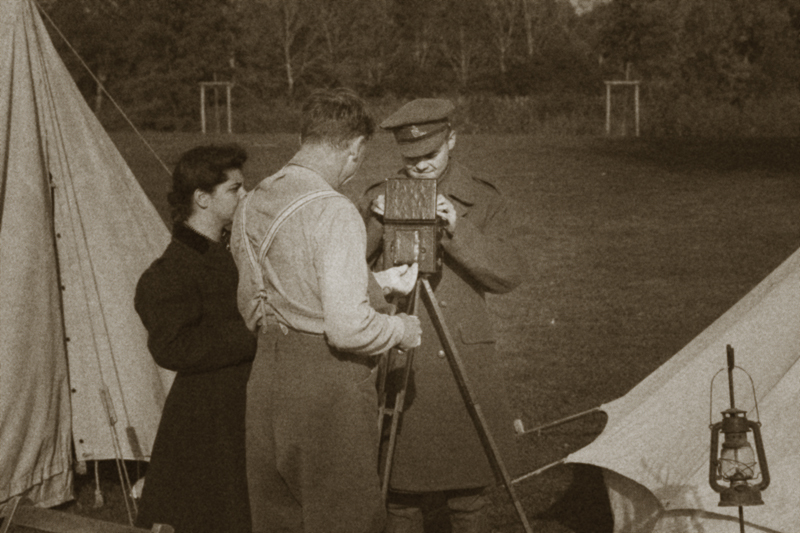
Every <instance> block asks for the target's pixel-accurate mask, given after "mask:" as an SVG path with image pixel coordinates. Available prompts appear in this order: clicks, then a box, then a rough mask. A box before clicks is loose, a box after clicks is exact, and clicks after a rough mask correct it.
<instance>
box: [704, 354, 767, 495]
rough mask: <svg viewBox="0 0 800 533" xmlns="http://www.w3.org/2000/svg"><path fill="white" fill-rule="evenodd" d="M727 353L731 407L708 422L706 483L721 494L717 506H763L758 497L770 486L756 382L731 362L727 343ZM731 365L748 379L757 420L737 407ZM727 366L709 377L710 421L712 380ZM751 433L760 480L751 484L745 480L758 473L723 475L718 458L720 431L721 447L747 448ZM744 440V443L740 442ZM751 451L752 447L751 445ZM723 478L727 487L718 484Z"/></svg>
mask: <svg viewBox="0 0 800 533" xmlns="http://www.w3.org/2000/svg"><path fill="white" fill-rule="evenodd" d="M727 355H728V368H727V371H728V389H729V394H730V404H731V406H730V408H729V409H726V410H724V411H722V416H723V419H722V420H721V421H719V422H716V423H711V424H710V425H709V427H710V429H711V446H710V448H711V450H710V451H711V457H710V462H709V474H708V482H709V485H711V488H712V489H713V490H714V491H715V492H718V493H719V494H720V501H719V505H720V506H721V507H740V508H741V507H742V506H750V505H763V503H764V502H763V500H762V499H761V491H763V490H764V489H766V488H767V487H768V486H769V482H770V477H769V467H768V465H767V457H766V454H765V453H764V441H763V439H762V438H761V419H760V415H759V412H758V400H757V398H756V390H755V384H754V383H753V378H752V377H751V376H750V374H748V373H747V371H746V370H744V369H743V368H741V367H738V366H736V365H735V364H734V361H733V348H732V347H731V346H730V345H728V346H727ZM734 368H738V369H739V370H741V371H742V372H744V374H745V375H746V376H747V377H748V379H749V380H750V386H751V389H752V391H753V401H754V403H755V412H756V420H755V421H753V420H748V419H747V412H746V411H743V410H741V409H737V408H736V402H735V399H734V392H733V390H734V389H733V370H734ZM724 370H726V369H724V368H723V369H721V370H720V371H719V372H717V373H716V374H715V375H714V377H713V378H712V379H711V394H710V396H711V398H710V404H711V405H710V409H709V411H710V413H709V418H710V420H713V392H714V380H715V379H716V378H717V376H718V375H719V374H720V373H722V372H723V371H724ZM751 431H752V433H753V440H754V444H755V451H756V457H757V458H758V461H757V464H758V470H759V472H760V474H759V475H760V476H761V481H760V482H759V483H758V484H755V485H751V484H749V483H748V481H750V480H753V479H756V478H757V477H758V476H757V475H753V476H749V477H747V476H743V475H740V476H737V475H733V476H730V477H728V476H725V475H723V473H722V471H721V470H722V469H721V466H722V465H721V458H720V445H719V435H720V433H722V434H723V435H724V436H725V441H724V442H723V444H722V448H723V449H724V448H725V447H726V446H725V444H726V443H730V446H728V447H729V448H734V449H736V448H739V447H741V448H744V447H750V443H749V441H748V440H747V434H748V433H749V432H751ZM742 443H743V444H742ZM751 450H752V447H751ZM720 479H723V480H725V481H727V482H728V483H730V486H729V487H725V486H723V485H721V484H720V483H719V480H720Z"/></svg>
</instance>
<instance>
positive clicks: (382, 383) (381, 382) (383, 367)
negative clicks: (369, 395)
mask: <svg viewBox="0 0 800 533" xmlns="http://www.w3.org/2000/svg"><path fill="white" fill-rule="evenodd" d="M393 365H394V350H391V349H390V350H389V351H388V352H386V353H385V354H383V355H382V356H381V358H380V361H379V362H378V435H383V423H384V419H385V418H386V415H387V414H388V413H387V411H386V377H387V376H388V375H389V370H391V368H392V366H393Z"/></svg>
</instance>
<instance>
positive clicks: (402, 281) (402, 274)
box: [375, 263, 419, 296]
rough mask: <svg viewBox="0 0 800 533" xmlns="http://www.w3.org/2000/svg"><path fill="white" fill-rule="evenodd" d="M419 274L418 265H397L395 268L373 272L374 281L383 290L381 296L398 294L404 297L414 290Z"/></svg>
mask: <svg viewBox="0 0 800 533" xmlns="http://www.w3.org/2000/svg"><path fill="white" fill-rule="evenodd" d="M417 274H419V265H418V264H417V263H414V264H413V265H411V266H408V265H399V266H396V267H392V268H389V269H387V270H382V271H380V272H375V279H376V280H377V282H378V284H379V285H380V286H381V287H382V288H383V294H390V293H393V292H394V293H398V294H402V295H404V296H405V295H406V294H408V293H410V292H411V290H412V289H413V288H414V284H415V283H416V282H417Z"/></svg>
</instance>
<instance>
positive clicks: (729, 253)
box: [68, 134, 800, 533]
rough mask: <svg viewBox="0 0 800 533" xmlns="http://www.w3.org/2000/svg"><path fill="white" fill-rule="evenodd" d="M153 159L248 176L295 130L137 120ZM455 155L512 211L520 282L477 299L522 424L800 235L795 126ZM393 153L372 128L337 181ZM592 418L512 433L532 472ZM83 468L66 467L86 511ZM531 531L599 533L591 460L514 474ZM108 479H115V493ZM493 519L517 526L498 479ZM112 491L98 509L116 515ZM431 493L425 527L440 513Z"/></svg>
mask: <svg viewBox="0 0 800 533" xmlns="http://www.w3.org/2000/svg"><path fill="white" fill-rule="evenodd" d="M146 138H147V140H148V142H149V143H150V144H151V145H152V147H153V148H154V150H155V151H156V152H157V153H158V155H159V157H160V158H161V159H162V160H163V161H164V163H165V164H166V166H167V167H169V168H171V167H172V165H173V164H174V162H175V161H176V159H177V157H178V155H179V154H180V153H181V152H182V151H183V150H185V149H187V148H189V147H192V146H194V145H196V144H199V143H203V142H211V141H228V140H231V139H232V138H233V139H235V140H236V141H238V142H240V143H241V144H242V145H244V146H245V147H246V148H247V150H248V151H249V153H250V154H251V159H250V161H249V162H248V165H247V167H246V168H245V173H246V175H247V176H248V181H247V185H248V187H250V186H252V185H253V184H254V183H255V182H256V181H258V180H259V179H260V178H262V177H264V176H266V175H268V174H270V173H272V172H273V171H275V170H277V169H278V168H280V167H281V166H282V165H283V163H285V162H286V161H287V160H288V158H289V157H290V156H291V155H292V153H293V152H294V150H295V149H296V147H297V140H296V138H295V137H293V136H288V135H287V136H256V135H248V136H235V137H228V136H225V137H213V136H207V137H202V136H200V135H188V134H185V135H180V134H177V135H176V134H148V135H146ZM114 140H115V142H116V143H117V145H118V146H119V148H120V151H121V152H122V153H123V155H124V156H125V158H126V159H127V160H128V162H129V164H130V166H131V168H132V169H133V171H134V173H135V174H136V176H137V177H138V178H139V180H140V182H141V183H142V185H143V187H144V188H145V190H146V191H147V193H148V195H149V196H150V198H151V199H152V201H153V203H154V204H155V205H156V206H157V208H158V209H159V212H160V213H162V216H164V217H166V214H167V209H166V202H165V199H164V197H165V194H166V191H167V190H168V187H169V177H168V174H167V172H166V170H165V169H164V168H162V166H161V165H160V163H158V161H157V160H156V159H155V158H154V157H153V156H152V155H151V154H150V153H149V152H148V151H147V149H146V148H145V147H144V145H143V144H142V143H141V141H140V140H139V139H137V138H135V137H134V136H132V135H127V134H124V135H123V134H118V135H115V136H114ZM456 156H457V157H459V158H460V159H461V160H463V161H465V162H466V163H467V164H468V165H469V166H471V167H472V168H473V169H474V170H476V171H479V172H481V173H483V174H484V175H486V176H488V177H492V178H494V179H495V182H496V183H497V185H498V186H499V187H500V188H501V190H503V191H504V192H505V193H506V194H507V195H508V196H509V197H510V198H511V199H512V201H513V209H512V213H513V221H512V222H513V225H514V226H515V227H516V230H515V237H516V238H517V241H518V243H519V247H520V249H521V250H522V251H523V252H524V253H525V255H526V257H527V258H528V261H529V264H530V269H531V276H530V279H529V280H528V281H527V282H526V283H524V284H523V286H521V287H520V288H519V289H517V290H516V291H514V292H512V293H510V294H507V295H503V296H492V297H490V300H489V303H490V306H491V308H492V310H493V315H494V319H495V325H496V328H497V331H498V332H499V339H500V340H499V344H498V349H499V353H500V357H501V360H502V361H503V364H504V365H505V369H506V372H507V378H508V387H509V393H510V396H511V400H512V404H513V406H514V408H515V409H516V411H517V413H518V415H519V417H520V418H522V419H523V420H524V422H525V425H526V426H527V427H534V426H537V425H540V424H544V423H547V422H550V421H553V420H557V419H560V418H562V417H565V416H568V415H572V414H575V413H578V412H581V411H584V410H587V409H590V408H593V407H597V406H599V405H601V404H603V403H604V402H608V401H610V400H613V399H615V398H617V397H619V396H621V395H624V394H625V393H626V392H627V391H628V390H630V389H631V388H632V387H633V386H634V385H636V384H637V383H638V382H639V381H640V380H642V379H643V378H644V377H646V376H647V375H648V374H649V373H650V372H652V371H653V370H655V369H656V368H657V367H658V366H659V365H660V364H661V363H663V362H664V361H666V360H667V359H668V358H669V357H670V356H671V355H673V354H674V353H676V352H677V351H678V350H679V349H680V348H682V347H683V346H684V345H685V344H687V343H688V342H689V341H690V340H691V339H692V338H693V337H694V336H696V335H697V334H698V333H700V332H701V331H702V330H703V329H704V328H705V327H707V326H708V325H709V324H710V323H711V322H712V321H713V320H714V319H716V318H717V317H719V316H720V315H721V314H722V313H723V312H724V311H725V310H727V309H728V308H729V307H730V306H731V305H733V304H734V303H735V302H736V301H737V300H738V299H739V298H741V297H742V296H744V295H745V294H746V293H747V292H748V291H749V290H750V289H751V288H753V287H754V286H755V285H756V284H757V283H758V282H759V281H760V280H761V279H763V278H764V277H765V276H766V275H767V274H769V272H771V271H772V270H773V269H774V268H775V267H776V266H778V264H780V262H781V261H783V260H784V259H785V258H786V257H788V256H789V254H790V253H792V252H793V251H794V250H796V249H797V248H798V247H800V175H799V173H798V169H800V140H798V139H772V140H765V139H760V140H741V141H726V142H701V141H694V142H693V141H685V140H683V141H666V140H663V141H643V140H631V139H598V138H586V139H572V140H558V141H544V140H541V139H538V140H533V139H531V138H526V137H511V136H509V137H497V136H480V135H476V136H462V137H460V138H459V140H458V146H457V148H456ZM397 163H398V156H397V154H396V152H395V150H394V147H393V145H392V141H391V139H390V138H389V137H388V136H386V135H379V136H378V137H377V138H376V139H375V141H374V142H373V144H372V145H371V147H370V152H369V154H368V157H367V161H366V162H365V164H364V166H363V167H362V170H361V172H360V174H359V175H358V176H357V178H356V179H355V180H354V182H353V183H350V184H348V186H347V189H348V190H349V191H351V192H352V191H357V190H359V189H361V188H363V187H364V186H365V185H366V183H367V182H370V181H372V180H379V179H383V178H385V177H387V176H388V175H390V174H391V173H392V172H393V170H394V169H395V167H396V166H397ZM603 423H604V417H603V415H601V414H598V415H594V416H591V417H587V418H585V419H583V420H581V421H578V422H576V423H572V424H569V425H564V426H560V427H558V428H556V429H554V430H552V431H550V432H548V433H545V434H544V435H543V436H542V437H530V438H529V437H525V439H526V440H525V441H524V442H522V443H521V449H522V452H523V455H524V457H525V463H526V467H528V469H529V470H534V469H535V468H537V467H539V466H542V465H545V464H549V463H550V462H552V461H555V460H557V459H560V458H561V457H563V456H565V455H567V454H568V453H570V452H571V451H574V450H576V449H578V448H580V447H581V446H583V445H585V444H587V443H588V442H590V441H591V440H592V439H593V438H594V437H595V436H596V435H597V434H598V433H599V432H600V431H601V429H602V427H603ZM90 477H91V476H86V477H85V478H86V479H84V478H79V480H78V481H79V483H78V487H79V491H80V495H79V500H78V503H76V504H71V505H70V506H68V508H71V509H77V510H78V511H79V512H85V513H98V512H100V511H90V510H89V509H88V507H89V506H90V505H89V503H88V502H89V501H90V500H91V498H92V496H91V487H90V482H91V479H90ZM518 490H519V492H520V494H521V496H522V499H523V502H524V506H525V509H526V512H527V514H528V517H529V518H530V519H531V523H532V525H533V528H534V530H535V531H537V532H541V533H562V532H574V533H582V532H587V533H588V532H598V533H599V532H604V531H610V529H611V516H610V511H609V510H608V503H607V499H606V497H605V493H604V489H603V486H602V482H601V479H600V477H599V473H598V472H597V471H595V470H594V469H593V468H590V467H575V466H559V467H556V468H553V469H551V470H548V471H547V472H545V473H544V474H542V475H540V476H538V477H536V478H535V479H533V480H531V481H527V482H525V483H524V484H522V485H520V486H518ZM112 492H113V491H112ZM495 497H496V498H495V499H496V503H497V505H496V506H495V510H494V514H493V520H494V525H495V529H496V530H497V531H501V532H504V533H506V532H508V533H510V532H512V531H513V532H516V531H522V528H521V526H520V525H519V523H518V520H517V517H516V515H515V513H514V511H513V508H512V507H511V505H510V502H509V501H508V498H507V496H506V495H505V493H504V491H503V490H502V489H497V490H496V491H495ZM113 498H114V497H113V495H110V496H109V495H107V500H109V503H108V504H107V506H106V509H105V510H101V511H102V513H104V515H102V516H104V517H105V518H106V519H115V520H119V521H124V520H125V512H124V508H120V507H119V506H120V504H119V503H117V504H116V505H117V507H118V510H117V512H116V514H115V511H114V505H115V504H114V503H113ZM437 503H438V502H431V504H432V508H431V510H430V512H429V515H428V517H429V519H430V522H431V524H430V525H431V531H437V532H443V531H448V530H449V529H448V526H447V525H446V523H445V520H444V518H443V516H442V513H441V512H440V511H439V510H438V509H437V507H436V504H437Z"/></svg>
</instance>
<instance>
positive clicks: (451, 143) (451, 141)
mask: <svg viewBox="0 0 800 533" xmlns="http://www.w3.org/2000/svg"><path fill="white" fill-rule="evenodd" d="M447 147H448V148H449V149H450V150H452V149H453V148H455V147H456V130H450V133H449V134H448V135H447Z"/></svg>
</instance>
